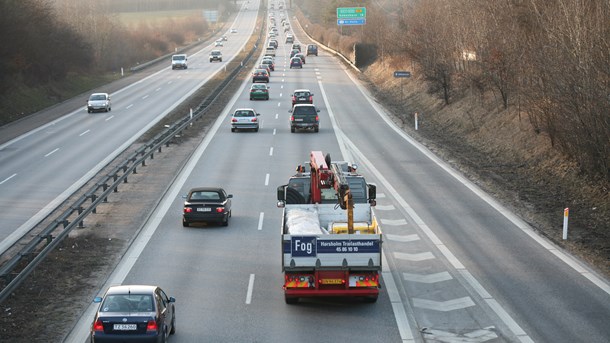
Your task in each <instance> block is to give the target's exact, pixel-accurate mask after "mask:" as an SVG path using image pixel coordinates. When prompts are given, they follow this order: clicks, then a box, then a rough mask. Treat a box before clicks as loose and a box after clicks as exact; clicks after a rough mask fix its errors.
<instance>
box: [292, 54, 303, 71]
mask: <svg viewBox="0 0 610 343" xmlns="http://www.w3.org/2000/svg"><path fill="white" fill-rule="evenodd" d="M292 68H303V61H302V60H301V58H300V57H293V58H291V59H290V69H292Z"/></svg>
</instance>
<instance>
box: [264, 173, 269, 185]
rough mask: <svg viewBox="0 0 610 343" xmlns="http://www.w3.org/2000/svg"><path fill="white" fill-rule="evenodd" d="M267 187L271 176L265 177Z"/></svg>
mask: <svg viewBox="0 0 610 343" xmlns="http://www.w3.org/2000/svg"><path fill="white" fill-rule="evenodd" d="M265 186H269V174H267V175H265Z"/></svg>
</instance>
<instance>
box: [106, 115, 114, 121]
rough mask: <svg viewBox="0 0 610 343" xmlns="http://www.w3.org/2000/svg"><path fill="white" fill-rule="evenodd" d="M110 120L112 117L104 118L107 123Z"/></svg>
mask: <svg viewBox="0 0 610 343" xmlns="http://www.w3.org/2000/svg"><path fill="white" fill-rule="evenodd" d="M112 118H114V116H110V117H108V118H106V121H109V120H110V119H112Z"/></svg>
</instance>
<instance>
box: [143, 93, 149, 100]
mask: <svg viewBox="0 0 610 343" xmlns="http://www.w3.org/2000/svg"><path fill="white" fill-rule="evenodd" d="M149 96H150V95H148V94H146V95H145V96H143V97H142V100H144V99H146V98H148V97H149Z"/></svg>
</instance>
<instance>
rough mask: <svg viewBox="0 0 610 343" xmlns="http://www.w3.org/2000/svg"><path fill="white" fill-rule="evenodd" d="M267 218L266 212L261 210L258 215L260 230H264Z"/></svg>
mask: <svg viewBox="0 0 610 343" xmlns="http://www.w3.org/2000/svg"><path fill="white" fill-rule="evenodd" d="M264 219H265V212H261V214H260V215H259V216H258V231H261V230H263V220H264Z"/></svg>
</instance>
